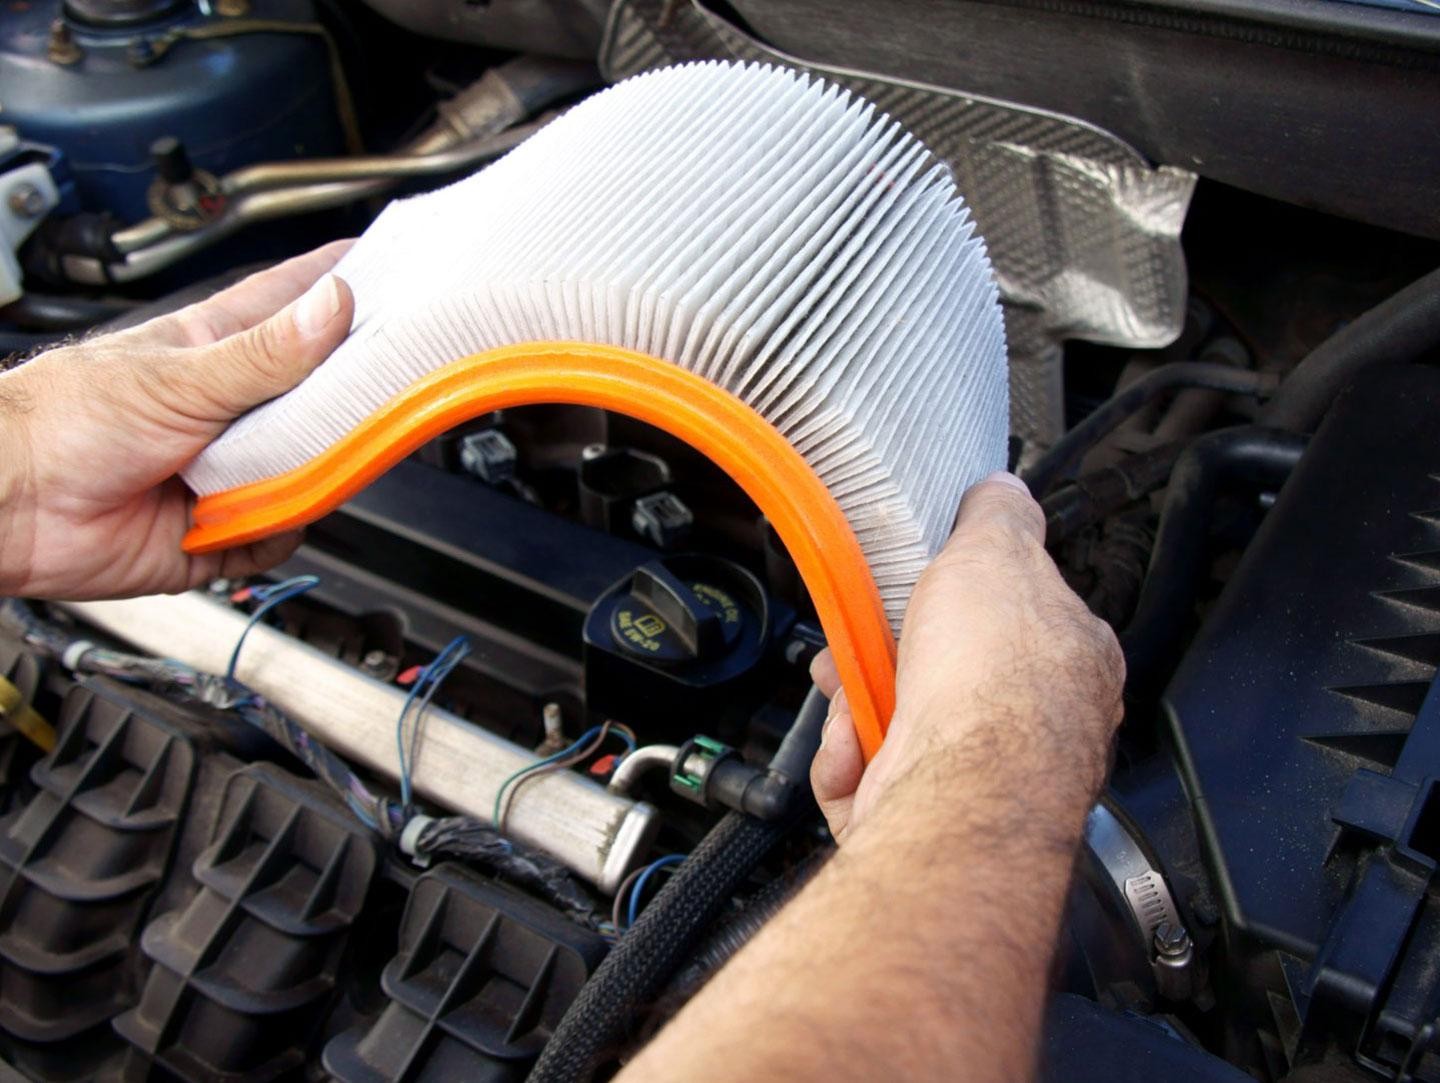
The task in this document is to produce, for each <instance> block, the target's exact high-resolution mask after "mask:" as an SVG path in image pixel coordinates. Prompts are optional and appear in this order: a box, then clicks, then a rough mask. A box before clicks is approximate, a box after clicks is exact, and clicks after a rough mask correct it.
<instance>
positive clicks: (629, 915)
mask: <svg viewBox="0 0 1440 1083" xmlns="http://www.w3.org/2000/svg"><path fill="white" fill-rule="evenodd" d="M685 856H686V855H685V854H666V855H665V856H664V857H662V858H661V859H660V860H659V861H652V862H651V863H650V864H649V865H647V866H646V867H645V871H644V872H642V873H641V874H640V875H639V876H638V877H636V878H635V886H634V887H633V888H631V889H630V906H629V908H628V909H627V911H626V913H625V928H627V929H628V928H630V927H631V926H633V925H634V924H635V919H636V918H637V917H639V916H640V895H641V893H642V892H643V891H644V890H645V884H646V882H647V881H648V880H649V879H650V876H651V874H652V873H654V872H655V871H656V870H658V869H663V868H665V867H666V866H668V865H678V864H680V862H682V861H684V860H685Z"/></svg>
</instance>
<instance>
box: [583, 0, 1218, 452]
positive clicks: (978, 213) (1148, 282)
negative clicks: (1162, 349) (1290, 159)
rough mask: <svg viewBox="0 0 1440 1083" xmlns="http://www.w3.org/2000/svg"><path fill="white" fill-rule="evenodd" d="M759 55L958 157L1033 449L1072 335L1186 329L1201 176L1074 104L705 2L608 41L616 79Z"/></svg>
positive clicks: (679, 5) (618, 22)
mask: <svg viewBox="0 0 1440 1083" xmlns="http://www.w3.org/2000/svg"><path fill="white" fill-rule="evenodd" d="M707 58H717V59H737V60H758V61H766V62H769V63H773V64H781V65H785V66H788V67H791V68H796V69H798V70H801V71H808V72H812V73H814V74H817V75H820V76H823V77H824V78H826V79H829V80H831V81H832V82H836V83H839V84H840V85H842V86H845V87H848V88H849V89H851V90H853V91H855V92H856V93H858V94H860V95H862V96H864V97H865V98H868V99H869V100H870V101H872V102H874V103H875V104H876V105H877V106H878V107H879V108H881V109H883V110H884V111H885V112H886V113H888V114H890V116H892V117H894V118H895V119H896V120H898V121H899V122H900V123H901V124H903V125H904V126H905V127H906V128H908V129H909V130H910V131H911V132H912V133H913V134H915V135H916V136H917V137H919V138H920V139H921V140H922V141H923V142H924V143H925V144H926V145H927V146H928V147H929V148H930V149H931V150H932V151H933V152H934V153H935V154H936V155H937V156H939V157H940V158H942V159H944V160H945V161H946V162H948V163H949V165H950V168H951V169H952V170H953V171H954V174H955V179H956V184H957V186H958V188H959V190H960V192H961V193H962V194H963V195H964V197H965V199H966V200H967V202H968V203H969V205H970V208H971V211H972V213H973V215H974V218H975V221H976V224H977V226H978V227H979V230H980V233H981V234H982V235H983V236H984V237H985V240H986V244H987V245H988V247H989V252H990V259H991V262H992V263H993V265H994V270H995V275H996V278H997V279H998V281H999V286H1000V295H1001V301H1002V303H1003V306H1004V312H1005V327H1006V337H1007V340H1008V343H1009V354H1010V425H1011V432H1012V435H1015V436H1018V437H1020V438H1022V439H1023V440H1024V441H1025V450H1026V453H1027V454H1034V453H1035V452H1036V451H1038V450H1039V449H1041V448H1043V447H1045V446H1047V445H1048V444H1050V443H1051V442H1052V441H1053V440H1054V439H1055V438H1056V437H1057V436H1058V435H1059V434H1060V433H1061V432H1062V431H1063V430H1064V395H1063V392H1064V388H1063V378H1062V370H1061V343H1062V342H1063V341H1064V340H1066V339H1083V340H1085V341H1088V342H1098V343H1104V344H1107V345H1112V346H1129V347H1137V348H1152V347H1159V346H1165V345H1168V344H1169V343H1170V342H1172V341H1174V339H1175V338H1176V337H1177V336H1178V335H1179V334H1180V330H1181V327H1182V325H1183V321H1184V315H1185V300H1186V274H1185V259H1184V255H1183V253H1182V251H1181V247H1180V229H1181V226H1182V225H1183V224H1184V221H1185V212H1186V209H1187V208H1188V206H1189V203H1190V196H1191V193H1192V192H1193V191H1194V188H1195V174H1193V173H1189V172H1187V171H1185V170H1181V169H1175V168H1172V167H1169V166H1163V167H1156V166H1153V165H1151V164H1150V163H1149V162H1147V161H1146V160H1145V159H1144V158H1143V157H1142V156H1141V155H1140V153H1139V152H1138V151H1136V150H1135V149H1134V148H1133V147H1130V146H1129V145H1128V144H1126V143H1124V142H1123V141H1122V140H1120V139H1117V138H1116V137H1115V136H1113V135H1111V134H1110V133H1108V132H1106V131H1103V130H1102V129H1100V128H1097V127H1095V126H1094V125H1092V124H1087V123H1086V122H1084V121H1081V120H1077V119H1075V118H1074V117H1067V116H1063V115H1061V114H1059V113H1051V112H1047V111H1045V110H1042V109H1032V108H1028V107H1025V106H1020V105H1015V104H1012V103H1009V102H1003V101H996V100H994V99H991V98H983V97H979V96H977V95H973V94H965V93H963V92H961V91H958V90H952V89H947V88H945V87H937V86H927V85H923V84H919V83H908V82H903V81H900V80H897V79H893V78H890V77H887V76H878V75H873V74H869V73H866V72H861V71H852V70H848V69H844V68H835V67H829V66H824V65H818V64H808V63H806V62H804V61H802V60H798V59H796V58H795V57H792V56H788V55H786V54H784V53H781V52H778V51H777V50H774V49H771V48H769V47H768V46H766V45H763V44H761V43H760V42H758V41H756V40H754V39H753V38H751V37H749V36H748V35H747V34H745V33H743V32H742V31H740V30H738V29H737V28H736V27H734V26H733V25H731V24H730V23H729V22H727V21H726V20H724V19H723V18H721V17H720V16H718V15H716V14H714V13H713V12H710V11H708V10H707V9H706V8H705V7H704V6H703V5H701V4H700V3H698V2H697V0H678V2H677V0H619V2H618V3H616V4H615V5H614V6H613V7H612V8H611V12H610V20H609V24H608V26H607V27H606V33H605V40H604V42H603V43H602V45H601V49H600V64H601V69H602V71H603V72H604V73H605V76H606V78H608V79H610V80H612V81H618V80H620V79H624V78H626V77H628V76H631V75H635V74H637V73H639V72H642V71H647V70H649V69H651V68H658V67H663V66H665V65H667V64H674V63H677V62H680V61H685V60H694V59H707Z"/></svg>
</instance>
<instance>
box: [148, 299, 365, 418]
mask: <svg viewBox="0 0 1440 1083" xmlns="http://www.w3.org/2000/svg"><path fill="white" fill-rule="evenodd" d="M354 314H355V299H354V297H353V295H352V294H351V292H350V287H349V286H348V285H346V284H345V282H344V280H342V279H340V278H337V277H336V276H335V275H333V274H327V275H324V276H323V277H321V278H320V279H319V280H318V281H317V282H316V283H315V284H314V285H313V286H311V287H310V288H309V289H308V290H306V291H305V293H304V294H302V295H301V296H300V297H298V298H297V299H296V300H294V301H292V302H291V303H290V304H288V305H286V306H285V307H284V308H282V309H281V310H280V311H279V312H277V313H275V315H273V316H271V317H270V318H269V319H267V320H265V321H263V322H261V323H258V324H256V325H255V326H254V327H251V328H248V329H247V330H244V331H240V332H238V333H236V334H233V335H230V336H229V337H228V338H222V339H220V340H219V341H218V342H216V343H214V344H213V345H210V346H205V347H202V348H201V349H200V350H199V351H198V356H192V357H191V358H190V359H189V364H188V366H187V367H188V368H189V369H190V370H191V376H192V379H190V380H187V381H185V386H184V392H183V398H184V399H185V400H186V401H183V402H175V403H173V405H174V406H176V407H178V408H180V409H183V410H184V411H185V412H186V413H188V414H190V415H191V416H193V417H195V418H196V419H197V420H203V421H209V422H216V423H223V422H228V421H231V420H233V419H234V418H236V417H238V416H239V415H241V414H243V413H244V412H245V411H246V410H249V409H251V408H252V407H255V406H259V405H260V404H261V403H262V402H266V401H268V400H270V399H273V398H275V396H277V395H283V394H284V393H285V392H286V391H289V390H290V389H291V388H293V387H294V386H295V385H296V384H298V383H299V382H300V381H301V380H303V379H305V377H306V376H308V375H310V373H311V371H313V370H314V369H315V367H316V366H317V365H319V364H320V362H322V361H324V360H325V359H326V358H327V357H329V356H330V354H331V352H332V351H333V350H334V349H335V347H337V346H339V345H340V343H341V342H343V341H344V340H345V336H346V335H347V334H349V333H350V321H351V319H352V318H353V317H354Z"/></svg>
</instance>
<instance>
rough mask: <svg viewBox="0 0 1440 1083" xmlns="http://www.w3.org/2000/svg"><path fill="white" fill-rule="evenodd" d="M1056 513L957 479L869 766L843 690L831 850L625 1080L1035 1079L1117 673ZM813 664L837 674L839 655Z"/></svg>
mask: <svg viewBox="0 0 1440 1083" xmlns="http://www.w3.org/2000/svg"><path fill="white" fill-rule="evenodd" d="M1043 531H1044V526H1043V520H1042V519H1041V517H1040V515H1039V510H1038V508H1036V507H1035V505H1034V503H1033V501H1031V500H1030V498H1029V496H1028V494H1026V493H1025V492H1024V491H1023V490H1022V489H1021V488H1020V487H1019V485H1018V483H1016V482H1014V481H1013V479H1010V480H1008V481H1006V480H991V481H988V482H986V483H983V484H982V485H980V486H977V487H976V488H975V489H974V490H972V492H971V494H970V495H969V496H967V497H966V500H965V504H964V505H963V506H962V509H961V514H960V518H959V521H958V524H957V530H956V534H955V537H954V538H953V539H952V541H951V542H950V544H949V545H948V546H947V548H946V550H945V552H944V553H943V554H942V555H941V556H940V557H939V558H938V559H937V560H936V562H935V564H934V566H933V567H932V568H931V569H930V570H929V571H928V572H927V573H926V576H925V577H924V579H923V580H922V582H921V584H920V586H919V587H917V589H916V592H915V597H914V599H913V600H912V602H911V606H910V610H909V612H908V613H907V615H906V624H905V634H904V636H903V637H902V640H901V654H900V667H899V673H898V679H897V689H896V690H897V701H898V703H897V709H896V715H895V718H894V721H893V723H892V726H891V731H890V735H889V736H888V737H887V740H886V743H885V746H884V748H883V750H882V751H881V753H880V754H879V755H878V756H877V757H876V758H875V760H874V761H873V762H872V763H871V764H870V765H869V766H868V768H866V767H863V766H862V764H861V762H860V758H859V749H858V744H857V742H856V738H855V735H854V731H853V727H852V726H851V724H850V720H849V716H848V713H847V711H846V709H845V704H844V699H843V694H842V695H839V696H837V697H836V698H835V700H833V701H832V716H831V719H830V721H829V722H828V723H827V728H826V733H825V741H824V745H823V746H822V749H821V752H820V754H819V755H818V756H817V758H816V763H815V766H814V770H813V772H812V777H813V780H814V782H815V787H816V792H817V796H818V797H819V798H820V799H821V801H822V807H824V809H825V812H826V814H827V817H828V818H829V820H830V823H831V827H832V830H834V832H835V834H836V836H837V838H839V839H840V841H841V843H842V845H841V846H840V849H839V851H838V853H837V854H836V856H835V857H834V858H833V859H832V860H831V861H830V862H829V864H828V865H827V866H826V867H825V868H824V869H823V870H822V871H821V872H820V874H819V875H818V876H817V877H816V878H815V880H813V881H812V882H811V883H810V885H808V886H807V887H806V888H805V890H804V891H802V892H801V894H800V895H799V896H798V897H797V898H796V899H795V901H794V902H793V903H791V905H790V906H788V907H787V908H786V909H785V910H783V911H782V912H781V913H780V914H779V915H778V916H777V917H776V918H775V920H774V921H772V922H771V923H770V924H769V925H768V926H767V927H766V928H765V929H764V930H763V931H762V932H761V933H760V934H759V935H758V936H757V937H756V938H755V940H754V941H752V942H751V943H750V944H749V945H748V946H747V947H746V948H745V949H744V950H743V951H741V952H740V953H739V954H738V955H737V956H736V958H735V959H734V960H733V961H732V962H731V963H730V964H729V965H728V966H726V967H725V968H724V969H722V970H721V971H720V973H719V974H717V975H716V976H715V978H714V979H713V980H712V981H711V982H710V983H709V984H708V985H707V986H706V987H705V988H704V989H703V990H702V991H701V993H700V994H699V995H698V996H697V997H696V998H695V999H694V1000H693V1001H692V1002H691V1003H690V1004H689V1005H687V1006H686V1008H685V1009H684V1010H683V1011H682V1012H681V1013H680V1014H679V1015H678V1016H677V1017H676V1019H675V1020H674V1021H673V1022H672V1023H671V1024H670V1025H669V1026H668V1027H667V1028H666V1029H665V1030H663V1031H662V1032H661V1033H660V1034H659V1035H658V1036H657V1038H656V1039H655V1041H653V1042H652V1043H651V1044H650V1045H649V1046H648V1047H647V1048H646V1049H645V1050H644V1051H643V1052H642V1053H641V1055H640V1056H639V1057H638V1058H637V1059H636V1060H635V1061H634V1062H632V1063H631V1064H630V1065H629V1066H628V1067H627V1069H626V1070H625V1072H624V1073H622V1076H621V1080H622V1083H641V1081H648V1080H661V1079H685V1080H692V1081H699V1083H704V1081H707V1080H742V1079H743V1080H749V1079H762V1078H764V1079H770V1078H785V1079H794V1080H826V1081H844V1080H877V1079H886V1078H889V1079H897V1080H899V1079H903V1080H907V1081H912V1080H922V1081H923V1080H954V1079H961V1078H963V1079H965V1080H966V1081H967V1083H988V1081H992V1080H993V1081H996V1083H999V1081H1005V1083H1015V1081H1017V1080H1023V1079H1026V1078H1028V1077H1029V1076H1030V1075H1031V1073H1032V1072H1033V1070H1034V1057H1035V1038H1036V1034H1037V1033H1038V1030H1039V1026H1040V1022H1041V1013H1042V1011H1043V1007H1044V1002H1045V995H1046V991H1047V986H1048V973H1049V968H1050V965H1051V958H1052V955H1053V953H1054V946H1055V941H1056V932H1057V929H1058V926H1059V922H1060V918H1061V911H1062V907H1063V905H1064V899H1065V895H1066V891H1067V887H1068V884H1069V879H1070V871H1071V865H1072V863H1073V859H1074V854H1075V851H1076V848H1077V845H1078V843H1079V840H1080V835H1081V831H1082V827H1083V824H1084V819H1085V815H1086V812H1087V811H1088V810H1089V808H1090V806H1091V804H1092V802H1093V800H1094V797H1095V794H1096V792H1097V791H1098V789H1099V787H1100V785H1101V783H1102V781H1103V778H1104V773H1105V767H1106V763H1107V760H1108V753H1109V744H1110V738H1111V734H1112V732H1113V729H1114V726H1115V724H1116V723H1117V722H1118V719H1119V711H1120V708H1119V701H1120V700H1119V697H1120V688H1121V684H1122V682H1123V665H1122V663H1121V661H1120V659H1119V652H1118V648H1117V647H1116V645H1115V641H1114V637H1113V636H1112V635H1111V634H1110V632H1109V629H1108V628H1106V627H1105V626H1104V625H1103V624H1101V623H1100V622H1099V621H1097V620H1095V619H1094V618H1092V617H1091V616H1090V614H1089V613H1088V612H1087V611H1086V610H1085V608H1084V605H1083V604H1082V603H1081V602H1080V601H1079V599H1077V598H1075V596H1074V595H1073V594H1072V593H1071V592H1070V591H1069V590H1068V589H1067V588H1066V587H1065V585H1064V584H1063V582H1062V581H1061V580H1060V577H1059V574H1058V572H1057V571H1056V569H1055V567H1054V565H1053V564H1051V563H1050V561H1049V559H1048V558H1047V557H1046V555H1045V553H1044V549H1043V546H1042V541H1043ZM816 676H817V679H818V680H819V681H820V682H821V684H822V686H827V687H829V688H830V689H833V688H834V686H835V679H834V674H833V668H832V667H830V666H829V665H828V664H827V663H826V662H824V661H822V662H821V664H820V665H819V666H818V667H817V673H816Z"/></svg>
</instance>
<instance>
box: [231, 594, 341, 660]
mask: <svg viewBox="0 0 1440 1083" xmlns="http://www.w3.org/2000/svg"><path fill="white" fill-rule="evenodd" d="M319 585H320V577H319V576H317V575H297V576H295V578H293V579H286V580H285V581H284V582H281V583H276V584H274V585H273V586H268V587H254V588H252V589H251V591H250V597H252V598H259V599H260V601H261V603H262V604H261V606H260V608H259V609H257V610H255V612H254V613H251V614H250V620H249V622H248V623H247V624H246V625H245V628H244V630H243V631H241V633H240V638H239V639H237V640H236V641H235V649H234V650H233V651H231V652H230V664H229V665H228V666H226V667H225V676H226V678H227V679H228V680H232V681H233V680H234V679H235V667H236V666H238V665H239V664H240V648H241V647H243V646H245V637H246V636H248V635H249V634H250V629H251V628H254V627H255V625H257V624H259V623H260V620H261V619H262V618H263V617H264V616H265V614H266V613H268V612H270V610H272V609H274V608H275V607H276V606H277V605H279V604H280V603H281V602H288V601H289V600H290V599H291V598H296V597H299V596H300V595H301V594H304V593H305V592H306V591H307V590H313V589H314V588H316V587H318V586H319Z"/></svg>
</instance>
